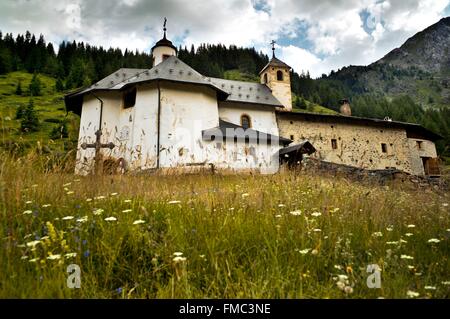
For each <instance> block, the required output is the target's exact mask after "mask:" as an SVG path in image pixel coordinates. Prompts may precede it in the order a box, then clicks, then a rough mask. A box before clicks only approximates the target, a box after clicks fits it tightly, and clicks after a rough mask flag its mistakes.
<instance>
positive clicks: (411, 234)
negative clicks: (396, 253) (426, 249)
mask: <svg viewBox="0 0 450 319" xmlns="http://www.w3.org/2000/svg"><path fill="white" fill-rule="evenodd" d="M413 235H414V234H413V233H406V234H405V236H406V237H411V236H413Z"/></svg>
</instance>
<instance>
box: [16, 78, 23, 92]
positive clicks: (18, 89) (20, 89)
mask: <svg viewBox="0 0 450 319" xmlns="http://www.w3.org/2000/svg"><path fill="white" fill-rule="evenodd" d="M22 93H23V91H22V82H21V81H19V83H18V84H17V88H16V95H22Z"/></svg>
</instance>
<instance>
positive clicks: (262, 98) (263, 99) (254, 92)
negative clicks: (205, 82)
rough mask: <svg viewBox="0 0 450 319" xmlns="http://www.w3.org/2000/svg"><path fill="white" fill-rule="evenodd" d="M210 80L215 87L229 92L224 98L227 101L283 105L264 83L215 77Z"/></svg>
mask: <svg viewBox="0 0 450 319" xmlns="http://www.w3.org/2000/svg"><path fill="white" fill-rule="evenodd" d="M210 80H211V82H212V83H214V84H215V85H216V86H217V87H219V88H221V89H222V90H224V91H226V92H227V93H228V94H229V96H228V98H227V100H226V101H228V102H240V103H254V104H262V105H270V106H275V107H280V108H282V107H284V106H283V104H281V102H280V101H278V100H277V99H276V98H275V96H273V94H272V91H271V90H270V89H269V88H268V87H267V86H266V85H264V84H260V83H253V82H243V81H232V80H224V79H217V78H210Z"/></svg>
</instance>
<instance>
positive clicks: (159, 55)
mask: <svg viewBox="0 0 450 319" xmlns="http://www.w3.org/2000/svg"><path fill="white" fill-rule="evenodd" d="M152 55H153V59H154V62H153V63H154V64H153V66H156V65H158V64H160V63H161V62H162V61H163V55H169V56H172V55H177V53H176V51H175V50H174V49H172V48H170V47H156V48H155V49H154V50H153V52H152Z"/></svg>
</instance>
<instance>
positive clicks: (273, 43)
mask: <svg viewBox="0 0 450 319" xmlns="http://www.w3.org/2000/svg"><path fill="white" fill-rule="evenodd" d="M270 44H271V45H272V52H273V53H272V56H273V57H275V44H277V43H276V42H275V40H272V42H270Z"/></svg>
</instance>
